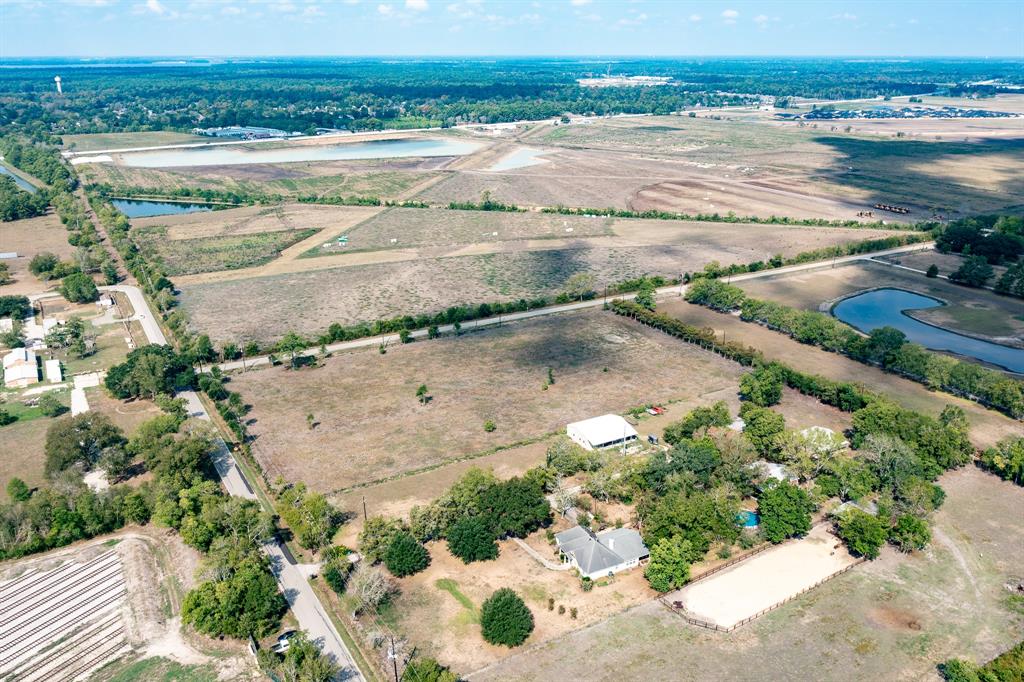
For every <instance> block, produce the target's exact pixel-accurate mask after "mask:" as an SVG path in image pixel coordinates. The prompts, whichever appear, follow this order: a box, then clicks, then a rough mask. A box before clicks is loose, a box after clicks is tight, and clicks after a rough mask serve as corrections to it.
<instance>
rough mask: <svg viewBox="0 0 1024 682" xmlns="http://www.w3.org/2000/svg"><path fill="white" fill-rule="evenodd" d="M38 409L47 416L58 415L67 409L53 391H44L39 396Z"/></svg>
mask: <svg viewBox="0 0 1024 682" xmlns="http://www.w3.org/2000/svg"><path fill="white" fill-rule="evenodd" d="M39 410H40V411H41V412H42V413H43V414H45V415H46V416H47V417H59V416H60V415H62V414H64V413H65V412H67V411H68V408H67V407H65V406H64V404H63V403H62V402H61V401H60V398H58V397H57V395H56V394H55V393H52V392H51V393H44V394H43V395H41V396H39Z"/></svg>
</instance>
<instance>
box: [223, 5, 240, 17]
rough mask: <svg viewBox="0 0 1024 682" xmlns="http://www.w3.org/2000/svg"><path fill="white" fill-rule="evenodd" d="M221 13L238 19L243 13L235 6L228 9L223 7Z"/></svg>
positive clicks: (229, 6)
mask: <svg viewBox="0 0 1024 682" xmlns="http://www.w3.org/2000/svg"><path fill="white" fill-rule="evenodd" d="M220 13H221V14H223V15H224V16H228V17H237V16H238V15H239V14H241V13H242V8H241V7H235V6H234V5H228V6H226V7H221V9H220Z"/></svg>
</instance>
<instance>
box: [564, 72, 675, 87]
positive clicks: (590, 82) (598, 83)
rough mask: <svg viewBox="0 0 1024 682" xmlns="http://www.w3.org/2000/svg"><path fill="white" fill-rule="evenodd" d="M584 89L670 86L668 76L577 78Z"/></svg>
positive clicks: (670, 82) (670, 80) (670, 81)
mask: <svg viewBox="0 0 1024 682" xmlns="http://www.w3.org/2000/svg"><path fill="white" fill-rule="evenodd" d="M576 82H577V83H579V84H580V86H581V87H584V88H635V87H650V86H655V85H671V84H672V79H671V78H669V77H668V76H611V75H608V76H601V77H599V78H578V79H577V80H576Z"/></svg>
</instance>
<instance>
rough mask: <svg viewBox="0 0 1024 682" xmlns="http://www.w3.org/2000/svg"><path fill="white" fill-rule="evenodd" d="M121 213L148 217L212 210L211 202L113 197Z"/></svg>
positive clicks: (135, 216) (113, 201)
mask: <svg viewBox="0 0 1024 682" xmlns="http://www.w3.org/2000/svg"><path fill="white" fill-rule="evenodd" d="M110 203H111V204H113V205H114V208H116V209H117V210H118V211H120V212H121V213H124V214H125V215H126V216H128V217H129V218H148V217H150V216H155V215H177V214H179V213H199V212H200V211H212V210H213V207H212V206H210V205H209V204H186V203H181V202H178V201H143V200H141V199H111V200H110Z"/></svg>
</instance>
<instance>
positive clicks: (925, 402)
mask: <svg viewBox="0 0 1024 682" xmlns="http://www.w3.org/2000/svg"><path fill="white" fill-rule="evenodd" d="M658 309H659V310H660V311H661V312H664V313H667V314H669V315H672V316H674V317H677V318H679V319H681V320H683V321H684V322H686V323H687V324H693V325H697V326H699V327H708V328H711V329H714V330H715V331H716V333H719V334H723V333H724V334H725V336H726V338H728V339H729V340H730V341H738V342H740V343H744V344H747V345H750V346H753V347H755V348H757V349H759V350H760V351H762V352H763V353H764V354H765V356H766V357H767V358H769V359H771V360H779V361H781V362H785V363H788V364H791V365H794V366H795V367H797V368H798V369H800V370H801V371H803V372H809V373H813V374H820V375H822V376H825V377H828V378H830V379H834V380H839V381H853V382H857V383H860V384H861V385H863V386H865V387H866V388H868V389H872V390H875V391H878V392H880V393H883V394H885V395H888V396H889V397H890V398H892V399H893V400H895V401H896V402H898V403H899V404H901V405H903V406H904V407H906V408H908V409H911V410H916V411H918V412H921V413H924V414H930V415H933V416H938V414H939V412H940V411H941V410H942V408H943V406H945V405H947V404H954V405H958V406H960V407H962V408H963V409H964V411H965V412H966V413H967V417H968V420H969V421H970V423H971V434H970V435H971V440H972V442H973V443H974V444H975V445H976V446H978V447H981V448H985V447H989V446H991V445H993V444H995V443H996V442H997V441H999V440H1001V439H1003V438H1008V437H1010V436H1019V435H1020V422H1017V421H1014V420H1012V419H1010V418H1009V417H1006V416H1004V415H1002V414H1000V413H999V412H994V411H992V410H987V409H985V408H984V407H981V406H980V405H978V404H977V403H973V402H970V401H968V400H964V399H961V398H957V397H955V396H952V395H949V394H946V393H941V392H938V391H929V390H928V389H927V388H925V387H924V386H922V385H920V384H917V383H915V382H912V381H909V380H907V379H903V378H901V377H898V376H896V375H893V374H887V373H885V372H883V371H882V370H880V369H877V368H875V367H869V366H867V365H863V364H861V363H859V362H856V361H854V360H851V359H849V358H846V357H844V356H842V355H838V354H836V353H829V352H827V351H823V350H820V349H818V348H814V347H813V346H807V345H804V344H801V343H799V342H797V341H794V340H793V339H791V338H789V337H788V336H784V335H783V334H780V333H778V332H774V331H771V330H770V329H766V328H765V327H762V326H760V325H756V324H751V323H749V322H743V321H742V320H740V319H739V318H738V317H735V316H732V315H724V314H721V313H716V312H714V311H712V310H709V309H707V308H703V307H701V306H696V305H691V304H689V303H686V302H685V301H682V300H679V299H671V300H668V301H665V302H663V303H662V304H661V305H659V306H658ZM679 343H682V342H679Z"/></svg>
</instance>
